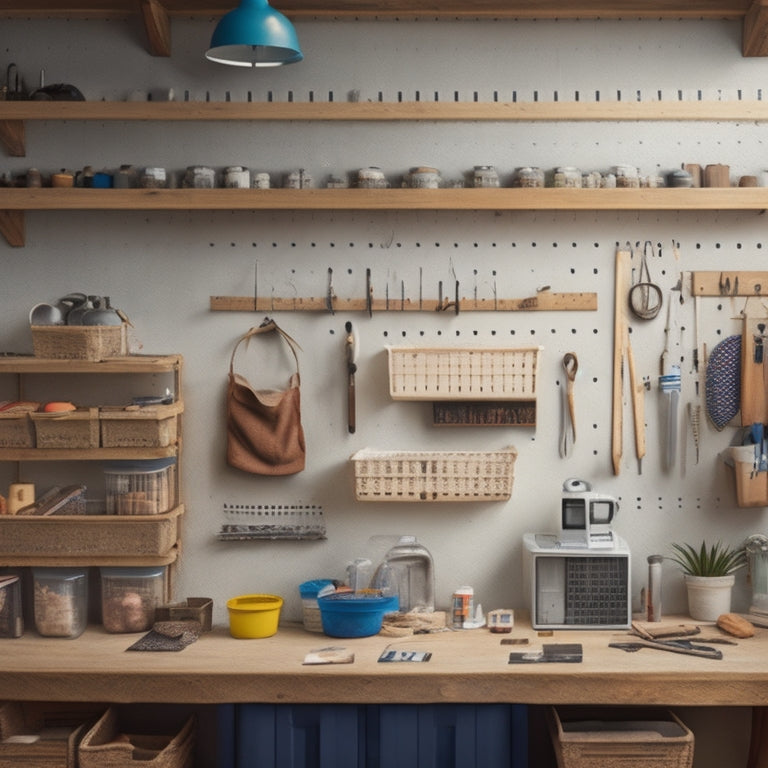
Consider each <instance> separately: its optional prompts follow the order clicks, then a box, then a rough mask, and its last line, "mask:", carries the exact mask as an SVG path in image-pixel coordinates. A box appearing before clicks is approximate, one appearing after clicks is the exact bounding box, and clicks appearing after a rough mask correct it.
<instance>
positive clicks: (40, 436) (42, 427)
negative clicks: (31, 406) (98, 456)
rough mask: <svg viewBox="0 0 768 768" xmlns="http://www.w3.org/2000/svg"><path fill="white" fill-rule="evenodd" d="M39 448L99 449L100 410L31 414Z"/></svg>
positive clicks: (82, 409)
mask: <svg viewBox="0 0 768 768" xmlns="http://www.w3.org/2000/svg"><path fill="white" fill-rule="evenodd" d="M30 417H31V418H32V422H33V423H34V425H35V434H36V436H37V447H38V448H98V447H99V409H98V408H78V409H77V410H76V411H62V412H56V413H31V414H30Z"/></svg>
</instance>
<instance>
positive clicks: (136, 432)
mask: <svg viewBox="0 0 768 768" xmlns="http://www.w3.org/2000/svg"><path fill="white" fill-rule="evenodd" d="M183 410H184V406H183V404H182V403H170V404H169V405H152V406H142V407H138V406H136V407H132V408H127V409H126V408H102V409H101V411H100V412H99V421H100V423H101V445H102V447H103V448H167V447H168V446H169V445H175V444H176V440H177V436H178V418H177V417H178V415H179V414H180V413H182V412H183Z"/></svg>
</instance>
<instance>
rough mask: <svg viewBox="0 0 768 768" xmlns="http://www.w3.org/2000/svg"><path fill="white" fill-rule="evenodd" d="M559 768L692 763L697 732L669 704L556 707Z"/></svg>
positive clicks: (681, 767)
mask: <svg viewBox="0 0 768 768" xmlns="http://www.w3.org/2000/svg"><path fill="white" fill-rule="evenodd" d="M548 719H549V729H550V734H551V736H552V743H553V746H554V748H555V755H556V756H557V765H558V768H691V766H692V765H693V733H692V732H691V731H690V730H689V729H688V728H686V726H685V725H684V724H683V723H682V722H681V721H680V720H679V719H678V718H677V717H676V716H675V715H674V713H672V712H670V711H669V710H665V709H657V708H651V707H551V708H550V710H549V718H548Z"/></svg>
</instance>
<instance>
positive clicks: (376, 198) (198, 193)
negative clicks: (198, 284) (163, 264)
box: [0, 187, 768, 247]
mask: <svg viewBox="0 0 768 768" xmlns="http://www.w3.org/2000/svg"><path fill="white" fill-rule="evenodd" d="M765 209H768V188H765V187H727V188H726V187H722V188H720V187H712V188H700V189H672V188H657V189H651V188H644V189H555V188H544V189H519V188H498V189H472V188H469V189H436V190H432V189H376V190H372V189H302V190H294V189H266V190H261V189H129V190H124V189H120V190H116V189H110V190H94V189H79V188H78V189H52V188H51V189H48V188H44V189H11V188H3V189H0V233H2V235H3V236H4V237H5V239H6V240H7V242H8V243H9V244H10V245H12V246H16V247H20V246H23V245H24V239H25V238H24V212H25V211H73V210H80V211H107V210H135V211H196V210H206V211H217V210H219V211H221V210H254V211H255V210H295V211H302V210H305V211H323V210H327V211H341V210H347V211H387V210H451V211H462V210H464V211H469V210H475V211H483V210H495V211H534V210H545V211H556V210H564V211H587V210H588V211H651V210H658V211H663V210H689V211H694V210H755V211H762V210H765Z"/></svg>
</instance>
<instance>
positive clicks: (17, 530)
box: [0, 505, 184, 560]
mask: <svg viewBox="0 0 768 768" xmlns="http://www.w3.org/2000/svg"><path fill="white" fill-rule="evenodd" d="M183 512H184V506H183V505H179V506H178V507H176V508H174V509H172V510H171V511H170V512H166V513H164V514H160V515H53V516H51V517H33V516H26V515H0V557H5V558H13V559H16V558H19V557H28V558H30V559H31V560H34V559H35V558H38V559H39V558H41V557H55V558H63V559H66V558H78V557H80V558H83V557H88V558H93V559H99V558H102V559H108V558H120V557H143V556H147V557H165V556H168V555H170V554H171V553H172V552H173V548H174V547H175V546H176V543H177V541H178V539H179V528H180V523H179V518H180V516H181V515H182V514H183Z"/></svg>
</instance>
